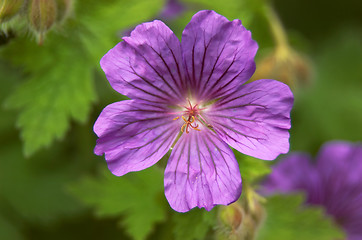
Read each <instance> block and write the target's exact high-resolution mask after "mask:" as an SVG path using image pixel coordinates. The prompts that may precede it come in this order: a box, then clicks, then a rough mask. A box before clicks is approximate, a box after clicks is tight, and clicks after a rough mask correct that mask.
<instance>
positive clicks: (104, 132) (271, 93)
mask: <svg viewBox="0 0 362 240" xmlns="http://www.w3.org/2000/svg"><path fill="white" fill-rule="evenodd" d="M257 48H258V46H257V44H256V42H255V41H253V40H252V39H251V33H250V32H249V31H247V30H246V29H245V28H244V27H243V26H242V25H241V22H240V20H234V21H228V20H227V19H226V18H225V17H223V16H221V15H219V14H217V13H215V12H213V11H200V12H198V13H197V14H195V15H194V16H193V18H192V19H191V22H190V23H189V24H188V25H187V26H186V28H185V30H184V32H183V35H182V43H181V44H180V42H179V40H178V39H177V37H176V36H175V35H174V33H173V32H172V31H171V30H170V29H169V28H168V27H167V26H166V25H165V24H164V23H163V22H161V21H158V20H155V21H153V22H149V23H144V24H141V25H139V26H137V27H136V28H135V30H134V31H133V32H132V33H131V36H130V37H124V38H123V41H122V42H120V43H119V44H117V45H116V46H115V47H114V48H113V49H111V50H110V51H109V52H108V53H107V54H106V55H105V56H104V57H103V58H102V60H101V66H102V68H103V70H104V72H105V73H106V76H107V78H108V80H109V82H110V84H111V86H112V87H113V88H114V89H115V90H116V91H118V92H119V93H121V94H124V95H126V96H128V97H130V98H131V99H132V100H126V101H121V102H116V103H113V104H110V105H108V106H107V107H106V108H105V109H104V110H103V111H102V113H101V114H100V116H99V118H98V119H97V121H96V123H95V125H94V131H95V133H96V134H97V135H98V137H99V139H98V140H97V145H96V147H95V150H94V151H95V153H96V154H98V155H102V154H105V158H106V160H107V164H108V167H109V169H110V171H111V172H112V173H113V174H115V175H117V176H121V175H124V174H126V173H128V172H132V171H139V170H142V169H145V168H148V167H150V166H152V165H153V164H155V163H156V162H157V161H159V160H160V159H161V158H162V157H163V156H164V155H165V154H166V153H167V152H168V151H169V149H170V148H172V149H173V151H172V153H171V156H170V158H169V160H168V164H167V167H166V170H165V181H164V184H165V195H166V198H167V200H168V202H169V204H170V205H171V207H172V208H173V209H175V210H176V211H180V212H186V211H188V210H190V209H191V208H193V207H196V206H197V207H200V208H201V207H204V208H206V209H207V210H210V209H211V208H212V207H213V206H215V205H216V204H230V203H231V202H234V201H236V200H237V199H238V198H239V196H240V194H241V177H240V171H239V166H238V163H237V161H236V159H235V156H234V154H233V152H232V150H231V149H230V148H229V146H228V144H229V145H231V146H232V147H233V148H235V149H237V150H239V151H240V152H242V153H245V154H249V155H252V156H254V157H258V158H262V159H267V160H272V159H274V158H275V157H276V156H278V155H279V154H280V153H286V152H288V149H289V142H288V139H289V133H288V129H289V128H290V118H289V115H290V110H291V108H292V104H293V95H292V93H291V91H290V89H289V88H288V86H286V85H285V84H283V83H281V82H278V81H275V80H258V81H255V82H252V83H249V84H246V85H243V83H245V82H246V81H247V80H248V79H249V78H250V77H251V75H252V74H253V73H254V71H255V63H254V56H255V53H256V51H257Z"/></svg>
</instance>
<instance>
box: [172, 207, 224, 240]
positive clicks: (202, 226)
mask: <svg viewBox="0 0 362 240" xmlns="http://www.w3.org/2000/svg"><path fill="white" fill-rule="evenodd" d="M216 213H217V208H214V209H213V210H211V211H210V212H207V211H205V210H203V209H197V208H194V209H192V210H191V211H190V212H187V213H174V214H173V215H172V220H173V222H174V234H175V240H195V239H205V237H206V234H207V233H208V231H209V230H210V229H211V228H212V227H213V226H214V225H215V224H216V222H217V216H216Z"/></svg>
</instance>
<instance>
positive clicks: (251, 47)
mask: <svg viewBox="0 0 362 240" xmlns="http://www.w3.org/2000/svg"><path fill="white" fill-rule="evenodd" d="M181 47H182V54H183V56H184V64H185V67H186V73H187V76H188V80H189V85H190V87H191V89H194V90H195V92H194V93H193V94H194V96H197V97H199V98H200V99H202V100H210V99H214V98H217V97H219V96H222V95H223V94H225V93H226V92H228V91H229V90H230V89H234V88H236V87H239V86H240V85H242V84H243V83H245V82H246V81H247V80H248V79H249V78H250V77H251V76H252V75H253V73H254V71H255V63H254V56H255V54H256V51H257V49H258V45H257V43H256V42H255V41H254V40H252V38H251V33H250V31H247V30H246V29H245V28H244V27H243V26H242V25H241V21H240V20H234V21H228V20H227V19H226V18H225V17H224V16H221V15H219V14H217V13H215V12H214V11H206V10H205V11H200V12H198V13H196V14H195V15H194V16H193V17H192V19H191V21H190V23H189V24H188V25H187V26H186V28H185V30H184V32H183V34H182V43H181Z"/></svg>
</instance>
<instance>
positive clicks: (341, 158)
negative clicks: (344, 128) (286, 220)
mask: <svg viewBox="0 0 362 240" xmlns="http://www.w3.org/2000/svg"><path fill="white" fill-rule="evenodd" d="M294 191H305V192H306V203H308V204H316V205H322V206H324V207H325V208H326V211H327V213H328V214H329V215H331V216H333V217H334V219H335V221H336V222H337V223H338V224H340V225H341V226H342V227H343V228H344V229H345V231H346V233H347V235H348V239H349V240H361V239H362V228H361V226H362V145H357V144H356V145H354V144H351V143H348V142H330V143H327V144H325V145H324V146H323V147H322V148H321V150H320V152H319V154H318V156H317V161H316V163H315V164H313V163H312V162H311V159H310V157H309V156H308V155H306V154H301V153H295V154H292V155H290V156H288V157H286V158H285V159H284V160H282V161H281V162H279V163H278V164H277V165H276V166H275V167H274V169H273V172H272V174H271V175H270V176H269V177H268V179H266V182H265V184H264V186H263V192H264V193H266V194H271V193H275V192H282V193H289V192H294Z"/></svg>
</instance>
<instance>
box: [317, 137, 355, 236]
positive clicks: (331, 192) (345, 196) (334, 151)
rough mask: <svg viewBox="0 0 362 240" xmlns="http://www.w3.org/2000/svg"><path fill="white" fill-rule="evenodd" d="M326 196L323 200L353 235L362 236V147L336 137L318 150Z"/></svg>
mask: <svg viewBox="0 0 362 240" xmlns="http://www.w3.org/2000/svg"><path fill="white" fill-rule="evenodd" d="M316 168H317V170H318V172H319V174H320V177H321V179H322V184H323V188H322V192H323V196H324V198H323V199H322V202H321V204H322V205H324V206H325V207H326V209H327V213H328V214H330V215H332V216H334V217H335V218H336V221H337V222H339V223H340V224H341V225H342V226H343V227H344V228H345V230H346V231H347V234H348V239H353V238H350V235H355V234H356V235H359V236H362V229H361V226H362V225H361V224H362V205H361V202H362V147H361V145H358V144H352V143H349V142H342V141H333V142H329V143H327V144H325V145H324V146H323V147H322V148H321V150H320V151H319V153H318V156H317V166H316Z"/></svg>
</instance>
